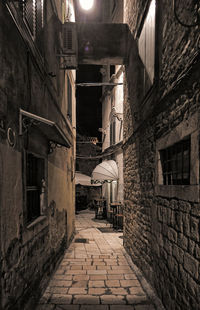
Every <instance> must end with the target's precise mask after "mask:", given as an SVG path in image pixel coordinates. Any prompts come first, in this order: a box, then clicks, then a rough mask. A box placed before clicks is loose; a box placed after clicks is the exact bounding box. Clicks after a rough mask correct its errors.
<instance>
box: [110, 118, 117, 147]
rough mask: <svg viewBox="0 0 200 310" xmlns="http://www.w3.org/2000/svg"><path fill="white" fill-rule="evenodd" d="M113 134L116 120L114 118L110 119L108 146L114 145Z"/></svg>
mask: <svg viewBox="0 0 200 310" xmlns="http://www.w3.org/2000/svg"><path fill="white" fill-rule="evenodd" d="M115 132H116V120H115V117H113V118H112V120H111V122H110V145H113V144H115V135H116V134H115Z"/></svg>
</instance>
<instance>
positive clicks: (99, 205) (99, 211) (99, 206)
mask: <svg viewBox="0 0 200 310" xmlns="http://www.w3.org/2000/svg"><path fill="white" fill-rule="evenodd" d="M95 201H96V205H95V219H97V218H100V219H102V218H103V217H104V208H105V206H104V202H105V199H102V198H99V199H95Z"/></svg>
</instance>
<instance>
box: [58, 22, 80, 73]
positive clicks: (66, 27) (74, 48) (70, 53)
mask: <svg viewBox="0 0 200 310" xmlns="http://www.w3.org/2000/svg"><path fill="white" fill-rule="evenodd" d="M61 41H62V43H61V47H62V52H61V55H60V56H61V59H62V60H61V69H76V68H77V65H78V61H77V57H78V40H77V30H76V24H75V23H71V22H66V23H64V24H63V25H62V39H61Z"/></svg>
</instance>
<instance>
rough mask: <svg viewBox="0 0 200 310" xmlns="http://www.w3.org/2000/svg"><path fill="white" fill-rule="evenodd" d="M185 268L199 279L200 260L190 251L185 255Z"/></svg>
mask: <svg viewBox="0 0 200 310" xmlns="http://www.w3.org/2000/svg"><path fill="white" fill-rule="evenodd" d="M184 268H185V270H186V271H188V273H189V274H190V275H191V276H192V277H193V278H194V279H196V280H198V277H199V262H198V261H197V260H196V259H195V258H194V257H192V256H191V255H189V254H188V253H185V255H184Z"/></svg>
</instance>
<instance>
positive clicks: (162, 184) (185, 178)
mask: <svg viewBox="0 0 200 310" xmlns="http://www.w3.org/2000/svg"><path fill="white" fill-rule="evenodd" d="M198 122H199V121H198V113H195V114H193V115H191V117H189V118H188V119H186V120H184V121H182V122H181V123H180V124H178V125H177V126H176V127H174V128H173V129H172V130H170V132H168V133H167V134H164V135H163V136H162V137H160V138H159V139H158V140H156V171H155V181H156V184H155V194H156V195H157V196H163V197H168V198H174V197H175V198H178V199H182V200H187V201H194V202H199V200H200V199H199V198H200V196H199V175H200V174H199V173H200V171H199V167H200V165H199V123H198Z"/></svg>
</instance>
